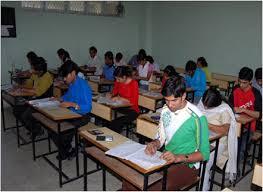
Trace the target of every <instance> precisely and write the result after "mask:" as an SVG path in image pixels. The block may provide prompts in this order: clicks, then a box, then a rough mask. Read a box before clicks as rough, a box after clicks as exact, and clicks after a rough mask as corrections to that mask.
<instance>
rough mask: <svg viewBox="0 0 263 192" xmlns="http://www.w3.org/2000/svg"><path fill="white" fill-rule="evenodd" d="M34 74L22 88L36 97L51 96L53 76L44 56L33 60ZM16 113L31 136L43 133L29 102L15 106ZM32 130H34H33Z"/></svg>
mask: <svg viewBox="0 0 263 192" xmlns="http://www.w3.org/2000/svg"><path fill="white" fill-rule="evenodd" d="M31 67H32V75H31V78H30V79H27V80H26V82H25V84H23V85H22V86H20V87H21V89H22V90H23V91H24V92H28V93H33V94H34V95H35V99H40V98H44V97H49V96H51V93H52V83H53V76H52V75H51V74H50V73H49V72H47V63H46V61H45V59H43V58H42V57H37V58H35V59H33V60H31ZM14 115H15V116H16V118H17V119H19V120H21V122H23V124H24V125H25V127H26V129H27V130H28V131H29V133H28V134H29V135H31V137H32V136H33V137H36V136H39V135H42V134H43V130H42V129H41V127H40V126H39V125H38V124H35V122H34V118H33V117H32V108H31V107H29V106H28V105H27V104H25V105H16V106H15V107H14ZM31 130H32V131H31Z"/></svg>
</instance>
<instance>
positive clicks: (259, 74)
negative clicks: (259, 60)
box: [255, 67, 262, 80]
mask: <svg viewBox="0 0 263 192" xmlns="http://www.w3.org/2000/svg"><path fill="white" fill-rule="evenodd" d="M255 79H256V80H258V79H262V67H260V68H257V69H256V71H255Z"/></svg>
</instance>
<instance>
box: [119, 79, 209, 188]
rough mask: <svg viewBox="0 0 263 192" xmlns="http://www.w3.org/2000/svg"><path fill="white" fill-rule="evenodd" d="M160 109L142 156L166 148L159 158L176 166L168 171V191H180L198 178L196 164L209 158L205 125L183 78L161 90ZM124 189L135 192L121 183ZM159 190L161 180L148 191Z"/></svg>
mask: <svg viewBox="0 0 263 192" xmlns="http://www.w3.org/2000/svg"><path fill="white" fill-rule="evenodd" d="M162 95H163V96H164V99H165V102H166V105H164V106H163V109H162V112H161V118H160V122H159V128H158V133H157V135H156V139H155V140H154V141H152V142H150V143H148V145H147V147H146V149H145V153H146V154H148V155H153V154H155V153H156V151H157V150H158V149H160V148H161V147H162V146H163V145H165V152H163V154H162V155H161V158H163V159H164V160H166V161H167V162H168V163H175V164H173V165H171V166H170V167H169V169H168V175H167V186H166V189H167V190H180V189H181V188H182V187H184V186H186V185H189V184H191V183H192V181H193V180H195V179H196V178H197V176H198V171H199V170H198V169H199V166H200V164H199V162H200V161H206V160H208V159H209V155H210V152H209V140H208V124H207V120H206V117H205V116H204V115H203V114H202V113H201V112H200V110H199V109H198V108H197V107H196V106H194V105H193V104H191V103H189V102H188V101H187V100H186V86H185V83H184V80H183V79H182V78H176V77H171V78H170V79H168V80H167V81H166V83H165V85H164V87H163V89H162ZM122 189H123V190H136V189H135V188H134V186H133V185H131V184H130V183H129V182H127V181H123V188H122ZM161 189H162V181H159V182H157V183H154V184H153V185H151V186H150V187H149V188H148V190H157V191H160V190H161Z"/></svg>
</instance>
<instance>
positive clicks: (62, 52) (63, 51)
mask: <svg viewBox="0 0 263 192" xmlns="http://www.w3.org/2000/svg"><path fill="white" fill-rule="evenodd" d="M65 52H66V50H65V49H63V48H60V49H58V50H57V54H58V56H61V55H63V54H64V53H65Z"/></svg>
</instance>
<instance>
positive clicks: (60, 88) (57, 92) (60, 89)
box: [53, 82, 68, 98]
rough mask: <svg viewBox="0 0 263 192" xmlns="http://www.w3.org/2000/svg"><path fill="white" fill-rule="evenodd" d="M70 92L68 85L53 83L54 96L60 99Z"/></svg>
mask: <svg viewBox="0 0 263 192" xmlns="http://www.w3.org/2000/svg"><path fill="white" fill-rule="evenodd" d="M67 90H68V85H66V84H65V83H63V82H54V83H53V96H54V97H56V98H60V97H61V96H62V95H64V93H65V92H66V91H67Z"/></svg>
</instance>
